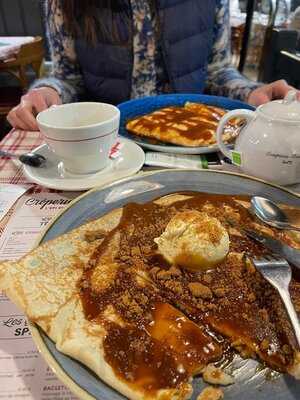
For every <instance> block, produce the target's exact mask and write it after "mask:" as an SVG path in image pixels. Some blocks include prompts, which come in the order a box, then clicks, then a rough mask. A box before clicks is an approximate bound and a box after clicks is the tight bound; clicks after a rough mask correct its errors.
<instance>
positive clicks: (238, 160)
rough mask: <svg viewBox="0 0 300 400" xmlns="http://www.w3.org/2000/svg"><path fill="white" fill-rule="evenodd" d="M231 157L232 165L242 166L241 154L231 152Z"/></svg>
mask: <svg viewBox="0 0 300 400" xmlns="http://www.w3.org/2000/svg"><path fill="white" fill-rule="evenodd" d="M231 155H232V162H233V164H234V165H237V166H238V167H240V166H241V165H242V153H240V152H238V151H232V152H231Z"/></svg>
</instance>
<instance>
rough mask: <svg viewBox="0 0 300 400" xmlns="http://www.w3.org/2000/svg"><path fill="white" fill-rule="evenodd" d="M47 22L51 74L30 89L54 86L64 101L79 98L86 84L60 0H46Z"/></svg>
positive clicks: (67, 101) (36, 82)
mask: <svg viewBox="0 0 300 400" xmlns="http://www.w3.org/2000/svg"><path fill="white" fill-rule="evenodd" d="M49 3H50V4H51V5H50V4H49ZM45 24H46V36H47V40H48V44H49V49H50V52H51V61H52V63H53V67H52V71H51V75H50V76H49V77H47V78H41V79H38V80H36V81H35V82H33V84H32V86H31V88H30V89H34V88H41V87H45V86H46V87H51V88H53V89H55V90H56V91H57V92H58V94H59V96H60V98H61V101H62V103H70V102H73V101H77V100H78V99H79V97H80V95H82V94H83V93H84V83H83V78H82V74H81V71H80V67H79V64H78V62H77V59H76V54H75V50H74V40H73V38H72V37H71V36H70V35H68V33H67V32H66V31H65V28H64V23H63V17H62V11H61V9H60V6H59V2H58V0H56V1H52V2H50V1H46V2H45Z"/></svg>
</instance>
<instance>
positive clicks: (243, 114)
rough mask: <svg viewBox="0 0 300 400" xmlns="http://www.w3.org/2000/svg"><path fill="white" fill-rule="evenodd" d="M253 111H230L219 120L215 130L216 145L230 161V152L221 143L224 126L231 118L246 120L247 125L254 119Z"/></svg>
mask: <svg viewBox="0 0 300 400" xmlns="http://www.w3.org/2000/svg"><path fill="white" fill-rule="evenodd" d="M254 115H255V113H254V111H251V110H243V109H241V110H232V111H229V112H228V113H227V114H225V115H224V117H223V118H222V119H221V121H220V122H219V125H218V128H217V144H218V146H219V148H220V150H221V152H222V153H223V154H224V155H225V156H226V157H228V158H229V159H230V160H231V161H232V152H231V151H230V150H229V149H228V148H227V146H226V145H225V143H224V142H223V137H222V136H223V132H224V128H225V125H226V124H227V123H228V121H229V120H231V119H232V118H238V117H239V118H243V119H245V120H246V122H247V124H248V123H249V122H250V121H252V119H253V118H254Z"/></svg>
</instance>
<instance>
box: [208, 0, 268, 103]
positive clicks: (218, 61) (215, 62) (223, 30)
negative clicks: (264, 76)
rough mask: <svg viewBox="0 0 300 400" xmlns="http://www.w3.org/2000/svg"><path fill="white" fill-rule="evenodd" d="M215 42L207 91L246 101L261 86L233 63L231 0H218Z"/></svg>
mask: <svg viewBox="0 0 300 400" xmlns="http://www.w3.org/2000/svg"><path fill="white" fill-rule="evenodd" d="M216 3H217V7H216V20H215V26H214V42H213V48H212V53H211V56H210V59H209V63H208V75H207V81H206V92H208V93H210V94H214V95H218V96H225V97H231V98H234V99H238V100H242V101H246V100H247V98H248V96H249V93H250V92H251V91H252V90H254V89H256V88H257V87H259V86H261V85H262V84H261V83H257V82H254V81H251V80H249V79H247V78H246V77H244V76H243V75H241V74H240V73H239V72H238V71H237V69H236V68H234V67H233V66H232V65H231V58H232V56H231V45H230V40H231V34H230V16H229V0H217V2H216Z"/></svg>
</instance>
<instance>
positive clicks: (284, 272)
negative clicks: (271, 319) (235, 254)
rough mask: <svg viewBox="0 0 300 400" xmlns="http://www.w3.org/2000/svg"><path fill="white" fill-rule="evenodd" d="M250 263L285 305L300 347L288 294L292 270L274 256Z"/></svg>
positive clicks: (299, 329)
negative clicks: (275, 290) (272, 287)
mask: <svg viewBox="0 0 300 400" xmlns="http://www.w3.org/2000/svg"><path fill="white" fill-rule="evenodd" d="M252 262H253V264H254V265H255V267H256V268H257V270H258V271H260V272H261V274H262V275H263V277H264V278H265V279H266V280H267V281H268V282H270V284H271V285H272V286H274V288H275V289H277V291H278V293H279V295H280V297H281V299H282V301H283V304H284V305H285V308H286V311H287V313H288V316H289V318H290V321H291V324H292V326H293V329H294V332H295V337H296V340H297V342H298V346H299V347H300V324H299V320H298V316H297V314H296V311H295V308H294V306H293V303H292V300H291V296H290V292H289V284H290V281H291V278H292V270H291V267H290V265H289V263H288V262H287V261H286V260H285V259H284V258H281V257H279V256H276V255H274V254H273V255H272V256H265V257H264V258H259V259H258V258H257V259H252Z"/></svg>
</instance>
